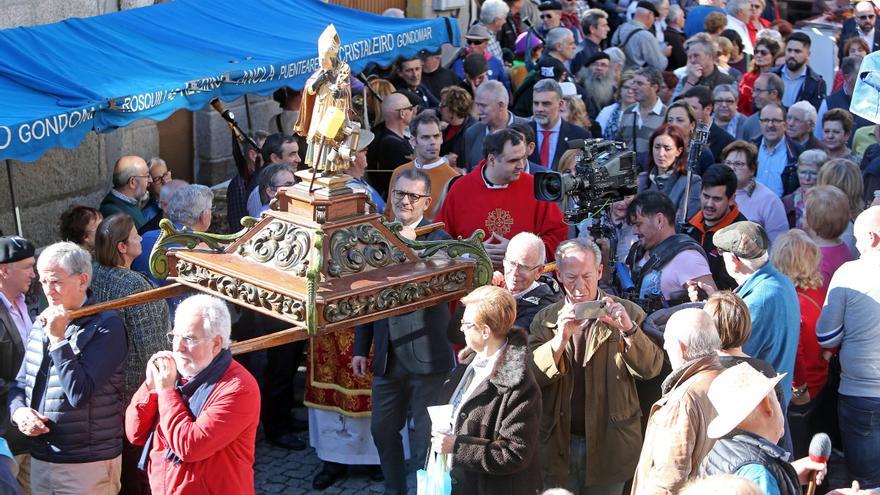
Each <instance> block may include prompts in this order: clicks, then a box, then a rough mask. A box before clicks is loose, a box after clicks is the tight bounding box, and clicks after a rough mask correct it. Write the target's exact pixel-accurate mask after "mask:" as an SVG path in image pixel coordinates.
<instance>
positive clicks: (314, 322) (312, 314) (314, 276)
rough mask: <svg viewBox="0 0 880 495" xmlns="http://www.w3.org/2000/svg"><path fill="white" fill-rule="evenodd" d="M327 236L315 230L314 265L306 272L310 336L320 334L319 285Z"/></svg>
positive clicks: (307, 325) (307, 319)
mask: <svg viewBox="0 0 880 495" xmlns="http://www.w3.org/2000/svg"><path fill="white" fill-rule="evenodd" d="M325 235H326V234H325V233H324V231H323V230H321V229H317V230H315V232H314V249H313V250H312V265H311V266H310V267H309V268H308V270H306V297H307V299H306V330H307V331H308V332H309V335H317V334H318V314H317V306H318V284H320V283H321V267H322V266H323V265H324V249H323V247H324V236H325Z"/></svg>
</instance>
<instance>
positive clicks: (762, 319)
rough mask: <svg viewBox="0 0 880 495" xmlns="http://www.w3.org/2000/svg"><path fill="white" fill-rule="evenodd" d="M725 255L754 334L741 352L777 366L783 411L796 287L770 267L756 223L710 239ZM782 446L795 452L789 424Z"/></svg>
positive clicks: (795, 326) (796, 320) (795, 324)
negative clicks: (780, 378) (781, 376)
mask: <svg viewBox="0 0 880 495" xmlns="http://www.w3.org/2000/svg"><path fill="white" fill-rule="evenodd" d="M712 242H714V243H715V247H717V248H718V250H719V251H721V252H722V256H723V257H724V265H725V268H727V273H729V274H730V276H731V277H733V278H734V280H736V282H737V283H738V284H739V287H737V289H736V294H737V295H738V296H740V297H742V299H743V301H744V302H745V303H746V306H748V308H749V314H750V315H751V317H752V335H751V336H750V337H749V340H748V341H747V342H746V344H745V345H744V346H743V352H745V353H746V354H748V355H749V356H752V357H753V358H758V359H763V360H765V361H767V362H768V363H770V364H771V365H773V368H774V369H775V370H776V372H777V373H785V378H783V379H782V382H781V383H782V395H783V399H784V400H783V402H782V404H781V405H782V410H783V412H785V411H786V410H787V408H788V401H789V400H791V383H792V379H793V377H794V361H795V356H796V354H797V347H798V338H799V336H800V326H801V312H800V305H799V303H798V296H797V293H796V292H795V289H794V285H793V284H792V282H791V280H789V278H788V277H786V276H785V275H783V274H782V273H780V272H779V271H777V270H776V268H774V267H773V265H772V264H771V263H770V257H769V253H768V252H767V250H768V248H769V247H770V240H769V238H768V237H767V232H765V231H764V228H763V227H761V226H760V225H758V224H756V223H754V222H749V221H745V222H736V223H733V224H731V225H728V226H727V227H725V228H723V229H721V230H719V231H718V232H716V233H715V237H714V238H713V239H712ZM785 432H786V434H785V437H783V440H784V443H783V444H781V446H782V447H785V448H786V450H788V451H789V452H791V435H790V433H789V431H788V421H787V420H786V424H785Z"/></svg>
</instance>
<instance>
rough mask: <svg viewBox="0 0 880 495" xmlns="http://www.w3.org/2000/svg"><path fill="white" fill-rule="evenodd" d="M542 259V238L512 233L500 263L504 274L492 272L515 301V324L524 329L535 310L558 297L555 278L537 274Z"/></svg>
mask: <svg viewBox="0 0 880 495" xmlns="http://www.w3.org/2000/svg"><path fill="white" fill-rule="evenodd" d="M546 262H547V251H546V248H545V247H544V241H542V240H541V238H540V237H538V236H536V235H535V234H532V233H531V232H520V233H519V234H516V235H515V236H513V239H511V240H510V244H508V245H507V252H506V253H504V260H502V262H501V265H502V266H503V267H504V273H503V274H502V273H499V272H495V273H496V276H495V278H496V279H500V280H499V281H500V284H496V285H501V286H502V287H504V288H505V289H507V290H508V291H510V293H511V295H513V298H514V299H515V300H516V321H514V323H513V324H514V325H515V326H518V327H522V328H525V329H528V328H529V327H530V326H531V324H532V320H533V319H534V318H535V315H536V314H538V311H541V310H542V309H544V308H545V307H547V306H549V305H551V304H553V303H555V302H556V301H559V300H560V299H561V298H562V293H561V292H560V289H559V285H557V284H556V281H555V280H553V278H551V277H547V278H546V279H542V277H541V274H542V272H543V270H542V268H544V264H545V263H546ZM545 280H546V282H545ZM548 282H549V284H548Z"/></svg>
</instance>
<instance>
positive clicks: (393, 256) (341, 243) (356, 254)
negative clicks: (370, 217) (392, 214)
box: [327, 224, 407, 277]
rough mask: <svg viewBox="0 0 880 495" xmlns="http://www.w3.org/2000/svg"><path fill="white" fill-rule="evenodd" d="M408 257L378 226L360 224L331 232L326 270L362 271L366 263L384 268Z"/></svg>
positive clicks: (338, 272) (334, 273)
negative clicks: (386, 237)
mask: <svg viewBox="0 0 880 495" xmlns="http://www.w3.org/2000/svg"><path fill="white" fill-rule="evenodd" d="M406 259H407V258H406V254H404V252H403V251H401V250H400V249H398V248H397V247H396V246H395V245H394V244H392V243H391V242H389V241H388V240H387V239H385V237H384V236H383V235H382V234H381V233H380V232H379V230H378V229H376V228H375V227H373V226H372V225H370V224H361V225H357V226H354V227H350V228H346V229H339V230H336V231H335V232H333V234H332V235H331V236H330V260H329V261H328V263H327V273H328V274H330V276H332V277H339V276H342V275H343V274H345V273H360V272H361V271H363V270H364V268H365V267H366V266H367V265H369V266H371V267H373V268H381V267H383V266H388V265H390V264H391V263H403V262H405V261H406Z"/></svg>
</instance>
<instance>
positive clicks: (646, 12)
mask: <svg viewBox="0 0 880 495" xmlns="http://www.w3.org/2000/svg"><path fill="white" fill-rule="evenodd" d="M658 17H660V11H659V10H657V7H656V6H655V5H654V4H653V3H651V2H649V1H647V0H641V1H639V3H638V4H637V6H636V10H635V13H634V14H633V18H632V19H631V20H630V21H628V22H627V23H625V24H622V25H621V26H620V27H619V28H618V29H617V31H615V33H614V36H612V37H611V46H616V47H618V48H620V49H621V50H623V53H625V54H626V68H627V69H634V68H638V67H647V66H651V67H653V68H655V69H657V70H663V69H665V68H666V65H667V63H668V62H669V60H668V59H667V57H668V56H669V54H670V53H672V48H671V47H670V46H667V47H666V48H665V49H663V50H661V49H660V44H659V43H657V38H656V37H655V36H654V32H653V29H654V21H655V20H657V18H658Z"/></svg>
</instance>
